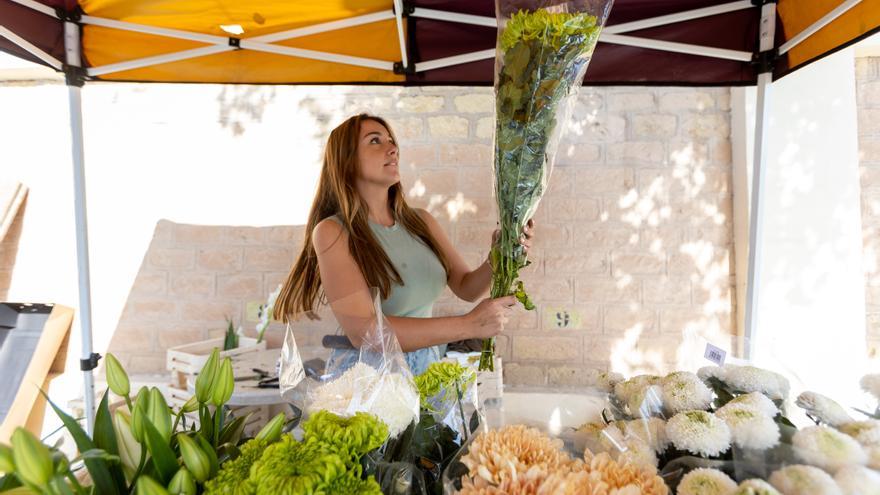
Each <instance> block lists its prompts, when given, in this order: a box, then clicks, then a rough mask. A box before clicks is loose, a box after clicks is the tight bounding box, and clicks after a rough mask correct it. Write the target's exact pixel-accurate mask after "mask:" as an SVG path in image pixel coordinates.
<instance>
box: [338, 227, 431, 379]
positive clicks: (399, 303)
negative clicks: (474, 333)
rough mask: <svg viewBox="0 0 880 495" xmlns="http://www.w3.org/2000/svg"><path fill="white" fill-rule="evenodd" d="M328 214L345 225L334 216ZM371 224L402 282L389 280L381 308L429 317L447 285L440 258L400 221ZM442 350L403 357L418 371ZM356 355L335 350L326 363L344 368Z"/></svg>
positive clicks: (399, 313)
mask: <svg viewBox="0 0 880 495" xmlns="http://www.w3.org/2000/svg"><path fill="white" fill-rule="evenodd" d="M330 218H332V219H333V220H335V221H336V222H337V223H339V224H340V225H343V227H344V224H343V223H342V221H340V220H339V219H338V218H336V217H335V216H334V217H330ZM370 228H371V230H372V231H373V235H375V236H376V240H378V241H379V244H380V245H381V246H382V249H384V250H385V254H387V255H388V258H389V259H390V260H391V264H393V265H394V268H395V269H396V270H397V273H398V274H399V275H400V278H401V280H402V281H403V285H400V284H396V283H394V284H392V286H391V295H390V296H389V297H388V298H387V299H383V300H382V312H383V313H384V314H385V315H388V316H406V317H410V318H430V317H431V316H432V314H433V310H434V301H436V300H437V298H438V297H440V294H441V293H442V292H443V288H444V287H446V271H445V270H443V265H442V264H441V263H440V260H438V259H437V256H436V255H435V254H434V252H433V251H431V248H429V247H428V246H426V245H425V244H424V243H422V241H421V240H419V239H418V238H417V237H415V236H413V235H411V234H410V233H409V232H408V231H407V230H406V229H405V228H404V227H403V226H402V225H401V224H400V223H399V222H397V223H395V224H394V225H392V226H391V227H385V226H383V225H380V224H377V223H374V222H370ZM445 353H446V346H445V345H442V346H433V347H428V348H425V349H419V350H417V351H413V352H407V353H406V356H405V357H406V361H407V363H408V364H409V366H410V369H411V370H412V372H413V374H415V375H419V374H421V373H423V372H424V371H425V369H427V367H428V365H430V364H431V363H432V362H434V361H437V360H439V359H440V358H441V357H442V356H443V355H444V354H445ZM357 358H358V353H357V351H345V350H335V351H334V352H333V353H332V355H331V358H330V363H329V364H330V365H331V366H332V367H339V368H340V369H347V368H348V367H349V366H351V365H353V364H354V363H355V362H356V361H357Z"/></svg>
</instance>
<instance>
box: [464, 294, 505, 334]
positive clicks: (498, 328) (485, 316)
mask: <svg viewBox="0 0 880 495" xmlns="http://www.w3.org/2000/svg"><path fill="white" fill-rule="evenodd" d="M514 305H516V298H515V297H514V296H505V297H498V298H495V299H491V298H487V299H483V300H482V301H480V303H479V304H477V305H476V306H475V307H474V309H472V310H471V311H470V312H469V313H468V314H466V315H464V323H465V325H467V329H466V331H467V334H468V338H478V339H486V338H490V337H495V336H496V335H499V334H500V333H501V332H503V331H504V324H505V323H507V316H508V315H509V314H510V311H511V309H512V308H513V306H514Z"/></svg>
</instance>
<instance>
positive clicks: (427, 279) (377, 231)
mask: <svg viewBox="0 0 880 495" xmlns="http://www.w3.org/2000/svg"><path fill="white" fill-rule="evenodd" d="M370 228H371V229H372V230H373V235H375V236H376V240H378V241H379V244H381V245H382V249H384V250H385V254H387V255H388V258H389V259H390V260H391V263H392V264H393V265H394V268H395V269H397V273H399V274H400V278H401V280H403V285H398V284H394V285H393V286H392V289H391V295H390V296H389V297H388V299H385V300H383V301H382V311H383V312H384V313H385V314H386V315H390V316H409V317H413V318H430V317H431V316H432V312H433V309H434V301H436V300H437V298H438V297H440V294H441V293H442V292H443V288H444V287H446V271H445V270H443V265H442V264H440V260H438V259H437V256H436V255H435V254H434V252H433V251H431V248H429V247H428V246H426V245H425V244H424V243H423V242H422V241H421V240H420V239H419V238H417V237H415V236H413V235H412V234H410V233H409V231H407V230H406V229H405V228H404V227H403V226H402V225H401V224H400V222H396V223H395V224H394V225H392V226H391V227H385V226H383V225H380V224H378V223H374V222H370Z"/></svg>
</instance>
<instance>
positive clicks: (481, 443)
mask: <svg viewBox="0 0 880 495" xmlns="http://www.w3.org/2000/svg"><path fill="white" fill-rule="evenodd" d="M461 462H462V463H463V464H464V466H465V467H466V472H465V473H464V474H463V476H462V477H461V488H460V490H458V491H457V493H459V494H462V495H467V494H484V493H485V494H489V493H491V494H502V493H507V494H525V493H536V494H562V495H565V494H572V495H580V494H584V495H611V494H629V493H633V494H636V493H638V494H644V495H666V494H667V493H668V489H667V487H666V485H665V483H664V482H663V479H662V478H660V477H659V476H657V474H656V470H655V469H654V468H653V467H647V466H640V465H636V464H631V463H626V462H618V461H615V460H613V459H612V458H611V457H610V456H609V455H608V454H607V453H600V454H598V455H593V454H592V453H591V452H590V451H589V450H588V451H586V452H585V453H584V457H583V460H581V459H577V458H572V457H570V456H569V455H568V454H567V453H566V452H565V451H564V450H563V449H562V442H561V441H560V440H559V439H551V438H550V437H548V436H546V435H545V434H543V433H542V432H540V431H538V430H536V429H534V428H527V427H525V426H522V425H513V426H506V427H503V428H500V429H497V430H489V431H487V432H483V433H481V434H480V435H478V436H477V437H475V439H474V441H473V442H472V443H471V444H470V445H469V446H468V449H467V452H466V453H465V454H464V455H463V457H462V458H461ZM449 488H450V490H449V491H452V487H449Z"/></svg>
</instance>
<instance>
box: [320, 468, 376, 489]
mask: <svg viewBox="0 0 880 495" xmlns="http://www.w3.org/2000/svg"><path fill="white" fill-rule="evenodd" d="M327 493H332V494H333V495H382V489H381V488H380V487H379V483H377V482H376V480H375V479H374V478H372V477H369V478H367V479H361V478H360V477H359V476H357V473H356V472H355V471H349V472H347V473H346V474H345V475H344V476H340V477H338V478H336V479H335V480H334V481H333V482H332V483H331V484H330V485H328V486H327Z"/></svg>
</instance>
